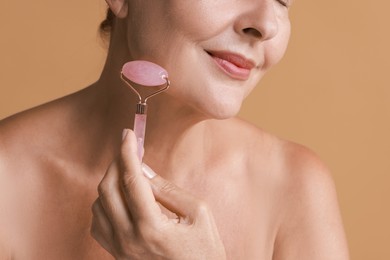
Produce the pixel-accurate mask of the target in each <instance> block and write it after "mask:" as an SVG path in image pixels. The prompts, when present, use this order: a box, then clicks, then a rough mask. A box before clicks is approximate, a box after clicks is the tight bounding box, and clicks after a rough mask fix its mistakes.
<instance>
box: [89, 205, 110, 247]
mask: <svg viewBox="0 0 390 260" xmlns="http://www.w3.org/2000/svg"><path fill="white" fill-rule="evenodd" d="M92 213H93V217H92V225H91V235H92V237H93V238H94V239H95V240H96V241H97V242H98V243H99V244H100V245H101V246H102V247H103V248H104V249H106V250H107V251H108V252H110V253H111V254H112V252H111V243H112V240H113V229H112V226H111V223H110V221H109V220H108V218H107V216H106V214H105V212H104V209H103V207H102V205H101V203H100V200H99V198H98V199H97V200H95V202H94V203H93V205H92Z"/></svg>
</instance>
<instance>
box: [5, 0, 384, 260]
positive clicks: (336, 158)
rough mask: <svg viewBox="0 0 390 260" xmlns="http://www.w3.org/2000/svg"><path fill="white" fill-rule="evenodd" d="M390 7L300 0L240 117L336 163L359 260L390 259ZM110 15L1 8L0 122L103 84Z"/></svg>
mask: <svg viewBox="0 0 390 260" xmlns="http://www.w3.org/2000/svg"><path fill="white" fill-rule="evenodd" d="M389 8H390V3H389V1H386V0H377V1H371V2H370V1H366V0H355V1H353V0H347V1H340V0H327V1H316V0H310V1H309V0H296V3H295V6H294V7H293V9H292V10H291V18H292V21H293V28H294V29H293V36H292V39H291V44H290V48H289V50H288V53H287V55H286V57H285V59H284V60H283V61H282V63H281V64H280V65H278V66H277V67H276V68H275V69H274V70H272V71H271V72H270V73H269V74H268V75H267V77H266V78H265V79H264V80H263V81H262V83H261V84H260V85H259V87H258V88H257V89H256V90H255V91H254V93H253V94H252V95H251V96H250V97H249V98H248V100H247V101H246V103H245V104H244V106H243V109H242V112H241V116H242V117H244V118H247V119H248V120H250V121H252V122H253V123H255V124H256V125H258V126H261V127H262V128H265V129H267V130H269V131H271V132H274V133H276V134H277V135H280V136H283V137H285V138H288V139H291V140H294V141H297V142H299V143H303V144H304V145H306V146H308V147H310V148H312V149H313V150H315V151H316V152H317V153H318V154H319V155H320V156H321V157H322V158H323V160H324V161H325V162H326V163H327V164H328V165H329V167H330V168H331V169H332V172H333V175H334V179H335V181H336V185H337V188H338V193H339V198H340V204H341V210H342V214H343V218H344V222H345V228H346V232H347V235H348V240H349V244H350V250H351V255H352V259H356V260H367V259H375V260H382V259H383V260H387V259H390V251H389V246H390V224H389V220H390V203H389V198H390V189H389V184H390V177H389V174H390V157H389V155H390V139H389V137H388V135H389V134H390V122H389V119H390V88H389V86H390V84H389V83H390V80H389V76H390V72H388V71H390V52H389V50H388V48H389V47H390V36H389V33H390V30H389V28H388V27H389V25H390V18H389V14H388V10H389ZM103 13H104V3H103V0H84V1H78V0H68V1H52V0H51V1H49V0H40V1H28V0H19V1H5V0H2V1H1V2H0V57H1V58H0V118H3V117H6V116H8V115H10V114H13V113H15V112H18V111H21V110H24V109H26V108H29V107H32V106H35V105H37V104H40V103H43V102H46V101H49V100H51V99H54V98H57V97H60V96H63V95H65V94H68V93H71V92H73V91H76V90H78V89H80V88H82V87H84V86H86V85H87V84H90V83H92V82H93V81H94V80H95V79H96V78H97V76H98V74H99V71H100V69H101V67H102V63H103V61H104V55H105V50H104V48H103V47H102V44H101V41H100V40H99V37H98V35H97V33H96V29H97V24H98V23H99V21H100V20H101V18H102V16H103ZM21 71H22V73H21Z"/></svg>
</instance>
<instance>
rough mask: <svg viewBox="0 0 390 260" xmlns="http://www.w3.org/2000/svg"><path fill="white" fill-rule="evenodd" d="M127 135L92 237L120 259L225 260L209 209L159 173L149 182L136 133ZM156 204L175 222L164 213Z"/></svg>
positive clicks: (104, 186) (102, 191)
mask: <svg viewBox="0 0 390 260" xmlns="http://www.w3.org/2000/svg"><path fill="white" fill-rule="evenodd" d="M127 131H128V132H127V134H125V137H124V140H123V143H122V148H121V156H120V159H119V160H118V161H114V162H113V163H112V164H111V166H110V167H109V169H108V170H107V172H106V175H105V176H104V178H103V180H102V182H101V183H100V184H99V187H98V191H99V197H98V199H97V200H96V201H95V202H94V204H93V207H92V211H93V221H92V227H91V234H92V236H93V237H94V238H95V239H96V240H97V241H98V242H99V243H100V244H101V245H102V246H103V247H104V248H105V249H106V250H107V251H108V252H110V253H111V254H112V255H113V256H114V257H115V258H116V259H178V260H187V259H197V260H198V259H225V258H226V256H225V250H224V246H223V243H222V241H221V239H220V237H219V234H218V230H217V228H216V225H215V222H214V218H213V216H212V214H211V212H210V210H209V209H208V207H207V205H206V204H205V203H204V202H202V201H200V200H199V199H196V198H195V197H193V196H191V195H190V194H188V193H186V192H184V191H183V190H181V189H180V188H178V187H177V186H175V185H174V184H172V183H170V182H168V181H166V180H164V179H163V178H161V177H160V176H158V175H157V176H154V177H153V178H152V179H150V180H148V179H147V178H146V177H145V176H144V175H143V174H142V170H141V164H140V162H139V160H138V158H137V148H136V144H137V142H136V140H135V136H134V133H133V132H132V131H130V130H127ZM149 171H150V169H149ZM149 174H150V172H149ZM156 201H157V202H159V203H160V204H161V205H162V206H164V207H165V208H166V209H168V210H169V211H171V212H173V213H175V214H176V215H177V218H173V219H172V218H168V216H167V215H165V214H163V213H162V211H161V209H160V207H159V205H158V204H157V202H156Z"/></svg>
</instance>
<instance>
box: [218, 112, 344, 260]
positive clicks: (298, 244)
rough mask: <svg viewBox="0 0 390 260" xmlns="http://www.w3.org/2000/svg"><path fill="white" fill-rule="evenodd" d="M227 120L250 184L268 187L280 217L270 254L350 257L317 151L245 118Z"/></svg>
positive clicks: (332, 187)
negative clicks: (248, 175) (261, 127)
mask: <svg viewBox="0 0 390 260" xmlns="http://www.w3.org/2000/svg"><path fill="white" fill-rule="evenodd" d="M230 124H231V125H230V126H229V129H230V130H229V131H232V132H231V133H230V134H231V136H237V137H235V138H236V139H237V141H236V142H235V144H236V147H241V148H240V151H241V153H244V154H245V157H246V158H247V169H248V174H251V175H252V177H251V180H256V181H254V182H252V183H253V185H257V186H258V187H262V189H264V188H266V189H268V190H269V192H271V193H268V194H271V195H270V196H269V199H272V200H273V202H274V208H277V211H278V212H277V213H278V217H280V221H279V222H280V224H279V227H278V228H277V235H276V241H275V255H274V259H285V258H289V259H340V260H341V259H343V260H345V259H348V249H347V243H346V239H345V234H344V230H343V225H342V220H341V216H340V211H339V207H338V202H337V194H336V189H335V185H334V182H333V178H332V175H331V173H330V171H329V169H328V167H327V166H326V165H325V164H324V163H323V162H322V160H321V159H320V158H319V157H318V156H317V155H316V153H315V152H313V151H312V150H310V149H309V148H307V147H304V146H302V145H300V144H297V143H294V142H291V141H287V140H284V139H282V138H279V137H277V136H275V135H272V134H270V133H267V132H266V131H264V130H263V129H260V128H258V127H256V126H254V125H251V124H250V123H248V122H245V121H243V120H240V119H234V120H233V121H232V122H230ZM225 127H226V126H225ZM233 139H234V138H233ZM264 183H266V185H264ZM259 194H262V193H261V192H259Z"/></svg>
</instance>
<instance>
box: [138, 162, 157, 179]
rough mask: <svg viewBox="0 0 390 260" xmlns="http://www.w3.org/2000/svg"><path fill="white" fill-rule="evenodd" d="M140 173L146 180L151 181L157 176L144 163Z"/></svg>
mask: <svg viewBox="0 0 390 260" xmlns="http://www.w3.org/2000/svg"><path fill="white" fill-rule="evenodd" d="M142 172H143V173H144V175H145V177H146V178H148V179H153V178H154V177H156V175H157V173H155V172H154V171H153V170H152V169H151V168H150V167H149V166H147V165H146V164H144V163H142Z"/></svg>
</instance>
